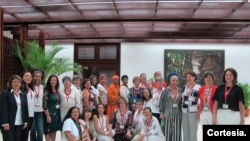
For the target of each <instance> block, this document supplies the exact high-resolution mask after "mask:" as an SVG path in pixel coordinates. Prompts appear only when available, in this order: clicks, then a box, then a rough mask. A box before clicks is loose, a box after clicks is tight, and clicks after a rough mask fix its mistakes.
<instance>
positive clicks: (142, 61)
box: [120, 43, 250, 86]
mask: <svg viewBox="0 0 250 141" xmlns="http://www.w3.org/2000/svg"><path fill="white" fill-rule="evenodd" d="M165 49H204V50H214V49H217V50H218V49H220V50H221V49H222V50H225V68H228V67H233V68H235V69H236V70H237V72H238V81H239V82H243V83H245V82H247V83H249V84H250V73H249V70H250V69H249V61H250V55H249V53H250V45H249V44H187V43H186V44H167V43H121V68H120V72H121V75H123V74H127V75H128V76H129V86H132V78H133V77H134V76H139V75H140V73H142V72H144V73H146V74H147V79H149V78H152V77H153V74H154V72H155V71H156V70H159V71H161V72H162V74H163V73H164V50H165Z"/></svg>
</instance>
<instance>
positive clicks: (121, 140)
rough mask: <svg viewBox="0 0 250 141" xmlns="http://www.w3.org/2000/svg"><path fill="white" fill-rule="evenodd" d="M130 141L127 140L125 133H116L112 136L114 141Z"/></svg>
mask: <svg viewBox="0 0 250 141" xmlns="http://www.w3.org/2000/svg"><path fill="white" fill-rule="evenodd" d="M130 140H131V139H127V137H126V133H116V134H115V136H114V141H130Z"/></svg>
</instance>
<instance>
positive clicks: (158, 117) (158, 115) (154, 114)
mask: <svg viewBox="0 0 250 141" xmlns="http://www.w3.org/2000/svg"><path fill="white" fill-rule="evenodd" d="M152 115H153V116H154V117H156V118H157V119H158V121H159V124H161V119H160V114H157V113H152Z"/></svg>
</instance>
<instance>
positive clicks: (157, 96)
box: [155, 89, 162, 101]
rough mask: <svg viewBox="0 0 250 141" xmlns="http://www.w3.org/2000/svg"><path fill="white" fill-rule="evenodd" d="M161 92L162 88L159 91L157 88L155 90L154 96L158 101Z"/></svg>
mask: <svg viewBox="0 0 250 141" xmlns="http://www.w3.org/2000/svg"><path fill="white" fill-rule="evenodd" d="M161 92H162V89H161V90H160V91H159V90H156V93H155V97H156V100H157V101H158V99H159V98H160V95H161Z"/></svg>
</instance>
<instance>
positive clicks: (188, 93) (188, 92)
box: [186, 86, 194, 96]
mask: <svg viewBox="0 0 250 141" xmlns="http://www.w3.org/2000/svg"><path fill="white" fill-rule="evenodd" d="M193 88H194V86H193V87H192V88H191V89H188V87H187V94H186V96H189V95H190V93H191V91H192V90H193ZM188 90H189V91H188Z"/></svg>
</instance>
